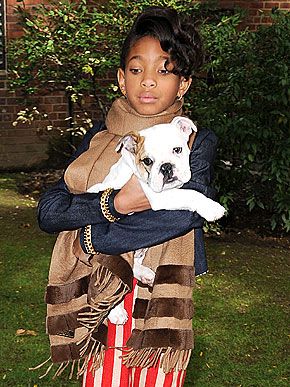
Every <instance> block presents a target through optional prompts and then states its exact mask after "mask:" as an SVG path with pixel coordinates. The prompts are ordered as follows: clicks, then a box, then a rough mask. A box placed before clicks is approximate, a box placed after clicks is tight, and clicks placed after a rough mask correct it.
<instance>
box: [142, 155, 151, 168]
mask: <svg viewBox="0 0 290 387" xmlns="http://www.w3.org/2000/svg"><path fill="white" fill-rule="evenodd" d="M142 163H144V164H145V165H147V167H149V166H150V165H152V164H153V161H152V160H151V159H149V157H145V159H143V160H142Z"/></svg>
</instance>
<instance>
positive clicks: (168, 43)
mask: <svg viewBox="0 0 290 387" xmlns="http://www.w3.org/2000/svg"><path fill="white" fill-rule="evenodd" d="M144 36H152V37H154V38H156V39H157V40H159V42H160V46H161V48H162V50H163V51H165V52H167V53H168V54H169V55H170V61H171V62H172V64H173V65H174V69H173V71H172V72H173V73H174V74H176V75H179V76H183V77H185V78H186V79H188V78H190V77H191V76H192V75H193V74H194V72H195V71H196V70H197V69H198V68H199V67H200V66H201V65H202V63H203V52H202V43H201V39H200V36H199V34H198V32H197V30H196V28H195V25H194V23H193V22H192V20H190V19H189V18H185V17H184V18H183V19H182V20H181V16H179V15H178V13H177V12H176V11H175V10H174V9H171V8H162V7H149V8H147V9H145V11H144V12H142V13H141V14H140V15H139V16H138V17H137V19H136V20H135V22H134V24H133V26H132V28H131V30H130V31H129V34H128V35H127V37H126V39H125V41H124V43H123V47H122V51H121V58H120V67H121V68H122V69H123V70H125V66H126V59H127V56H128V54H129V51H130V49H131V48H132V46H133V45H134V44H135V43H136V42H137V40H139V39H140V38H143V37H144ZM165 65H168V63H167V64H165Z"/></svg>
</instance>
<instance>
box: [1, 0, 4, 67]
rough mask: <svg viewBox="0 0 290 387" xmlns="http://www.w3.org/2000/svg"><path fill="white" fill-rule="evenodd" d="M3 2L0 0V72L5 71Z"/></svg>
mask: <svg viewBox="0 0 290 387" xmlns="http://www.w3.org/2000/svg"><path fill="white" fill-rule="evenodd" d="M4 27H5V25H4V0H0V70H5V34H4V32H5V31H4V29H5V28H4Z"/></svg>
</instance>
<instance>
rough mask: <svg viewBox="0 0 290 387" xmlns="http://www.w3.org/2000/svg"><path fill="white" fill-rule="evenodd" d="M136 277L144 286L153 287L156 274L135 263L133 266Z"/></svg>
mask: <svg viewBox="0 0 290 387" xmlns="http://www.w3.org/2000/svg"><path fill="white" fill-rule="evenodd" d="M133 273H134V277H135V278H137V280H139V281H141V282H142V284H144V285H148V286H153V282H154V279H155V273H154V271H153V270H151V269H149V267H146V266H143V265H141V264H140V263H139V262H136V261H135V262H134V266H133Z"/></svg>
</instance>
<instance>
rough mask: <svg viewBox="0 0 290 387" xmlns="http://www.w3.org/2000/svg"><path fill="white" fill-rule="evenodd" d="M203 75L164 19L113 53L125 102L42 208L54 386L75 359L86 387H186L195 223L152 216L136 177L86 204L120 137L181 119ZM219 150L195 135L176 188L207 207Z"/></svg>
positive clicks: (189, 31) (187, 40)
mask: <svg viewBox="0 0 290 387" xmlns="http://www.w3.org/2000/svg"><path fill="white" fill-rule="evenodd" d="M201 63H202V50H201V42H200V38H199V35H198V33H197V32H196V30H195V28H194V26H193V25H192V24H191V23H190V22H189V21H185V20H182V19H181V17H180V16H179V15H178V14H177V13H176V11H174V10H172V9H168V8H160V7H150V8H148V9H147V10H145V11H144V12H143V13H142V14H141V15H139V17H138V18H137V19H136V21H135V23H134V25H133V27H132V29H131V31H130V32H129V34H128V36H127V38H126V40H125V42H124V44H123V48H122V52H121V61H120V68H119V70H118V74H117V76H118V82H119V86H120V90H121V92H122V94H123V97H122V98H120V99H117V100H116V101H115V102H114V103H113V105H112V107H111V109H110V111H109V113H108V116H107V118H106V122H105V123H98V124H97V125H95V126H94V127H93V128H92V129H91V130H90V131H89V132H88V133H87V134H86V136H85V138H84V140H83V142H82V144H81V146H80V147H79V149H78V151H77V152H76V154H75V155H74V157H73V158H72V160H71V163H70V164H69V166H68V168H67V169H66V172H65V174H64V177H63V178H62V179H61V180H60V181H59V183H58V184H57V185H56V186H54V187H53V188H51V189H50V190H49V191H48V192H46V193H45V194H44V195H43V196H42V198H41V200H40V202H39V225H40V228H41V229H42V230H44V231H46V232H49V233H54V232H60V235H59V237H58V239H57V242H56V245H55V248H54V252H53V257H52V263H51V269H50V275H49V285H48V287H47V292H46V302H47V304H48V317H47V331H48V333H49V334H50V342H51V353H52V360H53V362H56V363H60V367H59V369H58V370H57V372H56V375H58V374H60V373H61V372H62V371H63V369H64V368H65V367H66V366H67V365H68V362H69V360H72V361H73V364H74V362H75V360H76V359H78V358H80V357H81V358H85V361H84V363H83V366H82V367H81V368H80V369H79V374H82V373H85V376H84V381H83V386H86V387H92V386H100V387H110V386H114V387H120V386H122V387H133V386H134V387H135V386H136V387H141V386H142V387H143V386H147V387H154V386H156V387H162V386H173V387H175V386H183V383H184V379H185V369H186V367H187V365H188V361H189V357H190V353H191V349H192V347H193V339H192V331H191V325H192V324H191V319H192V314H193V306H192V300H191V295H192V287H193V283H194V275H199V274H202V273H204V272H206V270H207V266H206V260H205V252H204V244H203V237H202V225H203V219H201V218H200V217H199V215H197V214H196V213H191V212H189V211H156V212H154V211H152V210H151V208H150V205H149V202H148V200H147V198H146V196H145V195H144V193H143V191H142V189H141V187H140V185H139V183H138V180H137V179H136V177H134V176H132V178H131V179H130V180H129V181H128V183H127V184H126V185H125V186H124V187H123V188H122V189H121V190H115V191H114V190H112V189H109V190H105V191H104V192H99V193H97V194H93V193H85V192H86V190H87V188H88V187H90V186H91V185H93V184H95V183H96V182H99V181H102V180H103V178H104V177H105V176H106V174H107V173H108V170H109V168H110V166H111V165H112V164H114V163H115V162H116V160H117V158H118V155H117V154H116V153H115V152H114V149H115V146H116V144H117V143H118V140H119V139H120V137H121V136H123V135H124V134H126V133H128V132H129V131H131V130H141V129H144V128H146V127H149V126H152V125H154V124H157V123H166V122H170V121H171V120H172V118H173V117H175V116H177V115H180V114H182V104H183V96H184V95H185V93H186V92H187V90H188V88H189V87H190V84H191V76H192V75H193V73H194V71H195V70H196V69H197V68H198V67H199V66H200V64H201ZM216 142H217V141H216V137H215V136H214V134H213V133H212V132H211V131H209V130H207V129H200V130H199V131H198V134H197V136H196V138H195V140H194V142H193V144H191V146H192V148H191V155H190V165H191V171H192V177H191V180H190V181H189V182H188V183H187V184H186V185H184V186H183V188H190V189H195V190H198V191H200V192H202V193H203V194H205V195H206V196H208V197H211V198H212V197H213V196H214V190H213V189H212V188H211V187H210V186H209V184H210V182H211V180H212V163H213V160H214V156H215V148H216ZM147 247H150V249H149V250H148V252H147V254H146V257H145V261H144V262H143V264H145V265H146V266H149V267H151V269H153V270H154V271H155V272H156V277H155V282H154V286H153V289H152V288H151V289H150V288H148V287H146V286H144V285H142V284H139V283H138V284H136V282H137V281H136V280H134V281H132V253H127V252H133V251H135V250H137V249H140V248H147ZM119 302H123V303H124V306H125V309H126V310H127V313H128V321H127V323H126V324H125V325H114V324H111V323H110V321H108V319H107V318H106V317H107V315H108V313H109V311H110V309H111V308H112V307H113V306H114V305H116V304H117V303H119ZM91 307H92V308H91ZM72 372H73V370H72ZM72 372H71V373H72Z"/></svg>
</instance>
